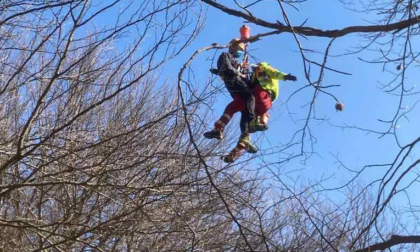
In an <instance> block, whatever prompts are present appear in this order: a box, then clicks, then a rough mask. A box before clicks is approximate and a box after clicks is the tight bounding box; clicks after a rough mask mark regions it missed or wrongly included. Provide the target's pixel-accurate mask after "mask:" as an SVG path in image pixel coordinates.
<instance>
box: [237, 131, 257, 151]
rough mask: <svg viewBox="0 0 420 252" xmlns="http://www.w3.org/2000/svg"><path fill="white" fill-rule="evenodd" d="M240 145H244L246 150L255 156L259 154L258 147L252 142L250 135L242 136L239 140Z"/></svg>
mask: <svg viewBox="0 0 420 252" xmlns="http://www.w3.org/2000/svg"><path fill="white" fill-rule="evenodd" d="M238 144H240V145H242V146H243V147H244V148H245V150H246V151H247V152H249V153H252V154H255V153H257V152H258V148H257V146H255V145H254V144H253V143H252V142H251V138H250V136H249V135H242V136H241V138H240V139H239V143H238Z"/></svg>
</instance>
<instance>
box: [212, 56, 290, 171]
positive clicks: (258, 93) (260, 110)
mask: <svg viewBox="0 0 420 252" xmlns="http://www.w3.org/2000/svg"><path fill="white" fill-rule="evenodd" d="M251 68H252V70H253V71H252V75H251V80H250V84H249V86H250V87H251V90H252V94H253V95H254V97H255V112H256V115H257V118H256V120H251V121H249V120H247V118H246V117H247V115H246V113H247V112H246V110H245V106H244V104H245V102H244V100H243V99H241V97H237V98H236V99H234V100H233V101H232V102H231V103H229V104H228V105H227V106H226V108H225V111H224V113H223V115H222V117H221V118H220V119H219V120H218V121H216V123H215V124H214V130H219V131H220V132H223V129H224V128H225V127H226V125H227V124H228V123H229V121H230V119H231V118H232V116H233V115H234V114H235V113H236V112H238V111H241V112H242V117H241V122H240V126H241V129H243V128H246V129H247V132H248V134H243V133H242V134H241V136H240V138H239V141H238V144H237V146H236V147H235V148H234V149H233V150H232V151H231V152H230V153H229V154H228V155H226V156H223V157H222V159H223V161H225V162H226V163H231V162H234V161H235V160H236V159H238V158H239V157H240V156H241V155H242V154H243V153H244V151H248V152H250V153H255V152H256V151H258V149H257V148H256V147H255V146H254V145H253V144H252V143H251V139H250V136H249V133H253V132H256V131H264V130H267V129H268V119H269V114H268V111H269V110H270V108H271V106H272V102H274V101H275V100H276V99H277V97H278V95H279V81H278V80H284V81H286V80H291V81H296V80H297V78H296V77H295V76H293V75H291V74H285V73H282V72H280V71H278V70H277V69H275V68H273V67H271V66H270V65H269V64H268V63H267V62H261V63H258V64H253V65H251ZM244 117H245V119H244ZM221 135H222V136H223V134H222V133H221ZM250 146H252V149H251V151H250ZM255 150H256V151H255Z"/></svg>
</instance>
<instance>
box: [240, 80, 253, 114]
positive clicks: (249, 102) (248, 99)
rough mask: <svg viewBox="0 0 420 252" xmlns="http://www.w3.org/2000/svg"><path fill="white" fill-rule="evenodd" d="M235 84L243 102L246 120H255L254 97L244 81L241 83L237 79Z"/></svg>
mask: <svg viewBox="0 0 420 252" xmlns="http://www.w3.org/2000/svg"><path fill="white" fill-rule="evenodd" d="M236 83H237V86H238V87H239V88H240V90H241V91H240V93H241V95H242V97H243V99H244V100H245V104H246V111H247V112H248V118H247V119H249V120H254V119H255V97H254V95H253V93H252V91H251V89H250V88H249V87H248V85H247V84H246V82H245V81H243V80H242V79H240V78H237V81H236Z"/></svg>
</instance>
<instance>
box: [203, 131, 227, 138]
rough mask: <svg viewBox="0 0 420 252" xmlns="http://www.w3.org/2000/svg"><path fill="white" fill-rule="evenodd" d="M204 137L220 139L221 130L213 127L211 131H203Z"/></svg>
mask: <svg viewBox="0 0 420 252" xmlns="http://www.w3.org/2000/svg"><path fill="white" fill-rule="evenodd" d="M204 137H205V138H208V139H213V138H216V139H219V140H221V139H222V138H223V132H222V131H221V130H218V129H213V130H211V131H208V132H206V133H204Z"/></svg>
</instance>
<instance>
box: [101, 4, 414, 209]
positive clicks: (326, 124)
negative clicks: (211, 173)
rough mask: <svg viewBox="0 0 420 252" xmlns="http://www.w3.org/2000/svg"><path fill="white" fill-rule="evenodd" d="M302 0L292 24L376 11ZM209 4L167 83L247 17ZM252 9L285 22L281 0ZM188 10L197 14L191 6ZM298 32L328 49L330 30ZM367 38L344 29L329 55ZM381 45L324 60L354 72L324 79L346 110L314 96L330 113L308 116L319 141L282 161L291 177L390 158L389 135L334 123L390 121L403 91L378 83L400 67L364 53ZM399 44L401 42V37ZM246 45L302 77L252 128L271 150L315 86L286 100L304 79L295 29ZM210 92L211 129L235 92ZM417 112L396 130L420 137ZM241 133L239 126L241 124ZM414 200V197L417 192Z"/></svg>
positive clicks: (306, 43) (344, 21)
mask: <svg viewBox="0 0 420 252" xmlns="http://www.w3.org/2000/svg"><path fill="white" fill-rule="evenodd" d="M226 2H229V1H226ZM232 2H233V1H232ZM239 2H240V3H241V2H243V3H245V4H247V3H250V2H251V1H248V0H240V1H239ZM230 6H233V5H230ZM297 7H298V8H299V11H296V10H294V9H293V8H290V7H288V6H286V9H287V12H288V15H289V18H290V21H291V22H292V24H293V25H295V26H297V25H300V24H302V23H303V22H304V21H305V20H307V22H306V24H305V25H306V26H312V27H316V28H320V29H324V30H325V29H341V28H344V27H347V26H350V25H370V24H371V22H373V21H376V20H377V19H379V18H378V17H377V16H376V14H375V13H356V12H353V11H350V10H348V9H346V8H344V6H343V5H342V4H341V3H339V1H335V0H334V1H333V0H325V1H322V3H321V1H314V0H310V1H307V2H306V3H304V4H298V5H297ZM204 8H206V9H207V15H206V22H205V25H204V29H203V30H202V32H201V33H200V35H199V36H198V38H197V39H196V40H195V41H194V42H193V43H192V45H191V46H190V47H188V48H187V49H186V50H185V51H184V52H183V53H182V54H181V55H179V56H178V57H176V58H175V59H174V60H172V61H170V62H169V63H168V64H167V65H165V67H164V68H162V69H160V70H159V76H160V79H161V81H162V83H165V84H167V83H168V82H167V80H173V83H174V85H176V78H177V75H178V72H179V69H180V68H181V67H182V65H183V64H184V62H186V60H187V59H188V58H189V57H190V56H191V54H192V53H193V52H194V51H195V50H197V49H199V48H202V47H205V46H208V45H210V44H212V43H218V44H227V43H228V42H229V41H230V40H231V39H232V38H234V37H238V36H239V31H238V30H239V28H240V27H241V26H242V25H243V20H241V19H239V18H237V17H232V16H229V15H227V14H225V13H223V12H221V11H219V10H217V9H214V8H213V7H208V6H206V5H204ZM252 11H253V13H254V14H255V15H256V16H259V17H261V18H264V19H266V20H269V21H275V20H280V21H282V22H283V18H282V14H281V10H280V8H279V6H278V3H277V1H264V2H263V3H261V4H260V5H256V7H255V8H253V9H252ZM191 14H192V15H193V13H191ZM99 21H102V22H103V23H105V24H106V23H107V22H110V20H99ZM247 25H248V26H250V28H251V30H252V34H257V33H263V32H267V31H269V30H268V29H266V28H262V27H258V26H256V25H253V24H249V23H248V24H247ZM152 35H153V34H150V36H149V37H148V38H147V39H146V41H145V46H147V40H148V39H149V40H150V39H153V38H152ZM299 39H300V42H301V43H302V45H303V47H304V48H306V49H312V50H314V51H318V52H324V50H325V48H326V45H327V44H328V43H329V41H330V39H328V38H316V37H309V38H307V39H305V38H302V37H299ZM416 40H418V39H417V38H413V40H412V41H413V46H414V47H416V43H415V42H416ZM123 41H124V40H122V42H123ZM366 43H367V41H366V40H365V39H364V38H363V37H362V36H360V35H358V34H352V35H347V36H345V37H341V38H339V39H337V40H336V41H335V42H334V44H333V46H332V48H331V50H330V55H341V54H344V53H347V52H349V51H352V50H354V49H355V48H357V47H358V46H360V45H364V44H366ZM379 46H380V45H373V46H371V47H370V48H369V50H366V51H364V52H362V53H359V54H356V55H355V54H350V55H347V56H341V57H329V59H328V64H327V65H328V66H329V67H331V68H334V69H337V70H340V71H344V72H348V73H351V74H352V75H351V76H346V75H340V74H337V73H334V72H331V71H326V72H325V77H324V81H323V83H324V85H340V87H335V88H331V89H329V90H328V91H329V92H331V93H332V94H334V95H335V96H336V97H337V98H338V99H339V100H340V101H341V102H343V103H344V105H345V110H344V111H343V112H341V113H340V112H336V111H335V109H334V105H335V101H334V100H333V99H331V97H329V96H326V95H323V94H320V95H319V96H318V97H317V99H316V115H317V117H318V118H324V119H325V120H324V121H311V123H310V129H311V132H312V134H313V136H314V137H315V138H316V140H317V141H316V143H315V145H314V149H315V152H316V153H317V154H316V155H312V156H311V158H310V159H308V160H306V162H302V159H301V158H297V159H294V160H292V161H290V162H289V163H287V164H286V165H285V166H284V167H282V168H281V170H282V171H285V172H288V175H289V176H291V177H292V178H297V177H299V178H300V180H301V181H302V182H308V181H314V180H317V179H320V178H321V177H331V178H332V179H330V180H329V181H327V182H326V183H325V186H327V187H328V186H331V187H333V186H337V185H340V184H342V183H344V182H346V181H348V180H349V178H351V175H352V174H351V173H349V172H347V171H346V170H345V169H343V168H342V167H339V165H338V164H337V162H336V159H335V158H334V156H333V155H337V156H338V157H339V158H340V160H341V161H342V162H343V163H344V164H345V165H346V166H347V167H349V168H351V169H354V170H359V169H361V168H362V167H363V166H364V165H367V164H380V163H389V162H391V161H392V160H393V158H394V157H395V156H396V154H397V153H398V151H399V149H398V146H397V145H396V143H395V139H394V138H393V137H392V136H385V137H382V138H378V135H375V134H366V132H362V131H358V130H351V129H350V130H342V129H340V128H336V127H332V126H331V125H339V126H340V125H341V126H343V125H348V126H357V127H362V128H370V129H374V130H378V131H383V130H386V129H387V127H388V126H387V125H385V124H383V123H381V122H379V121H378V119H383V120H389V119H391V118H392V117H393V115H394V113H395V111H396V109H397V107H398V97H397V96H392V95H389V94H386V93H384V92H383V91H381V90H380V88H379V87H380V85H379V83H380V82H381V83H385V82H387V81H389V80H390V79H392V77H393V75H394V74H395V73H397V72H398V71H397V70H396V69H395V68H396V66H397V64H398V63H395V64H389V65H388V66H387V71H383V69H382V67H383V66H382V65H381V64H368V63H365V62H363V61H361V60H360V59H359V58H363V59H366V60H372V59H375V58H376V57H378V53H377V52H375V51H373V50H372V49H377V48H378V47H379ZM397 46H398V47H399V48H402V45H397ZM417 47H418V46H417ZM249 50H251V51H252V55H253V56H255V57H256V58H258V59H259V60H261V61H266V62H269V63H270V64H271V65H272V66H274V67H275V68H277V69H279V70H280V71H283V72H286V73H292V74H293V75H295V76H297V77H298V81H297V82H281V83H280V85H281V86H280V96H279V99H278V100H277V101H276V102H275V103H274V106H273V109H272V110H271V113H270V115H271V119H270V124H269V130H268V131H266V132H265V133H263V134H256V135H255V136H254V141H255V143H256V144H257V145H258V146H259V148H260V149H261V150H262V152H264V153H267V152H268V151H269V150H270V149H271V148H274V149H279V148H281V147H282V145H283V144H285V143H287V142H289V141H290V139H291V138H292V136H293V134H294V133H295V132H296V131H298V130H300V129H301V128H302V127H303V125H304V122H305V121H304V120H303V119H305V118H306V116H307V113H308V106H304V105H305V104H307V103H308V102H310V101H311V99H312V95H313V92H314V90H313V88H307V89H305V90H304V91H301V92H299V93H298V94H297V95H295V96H293V97H292V98H291V99H290V100H289V102H288V103H287V104H285V101H286V100H287V99H288V98H289V97H290V95H291V94H292V93H293V92H295V91H296V90H298V89H299V88H301V87H303V86H305V85H306V84H307V82H306V80H305V78H304V70H303V66H302V58H301V55H300V53H299V52H298V47H297V44H296V42H295V40H294V38H293V36H292V35H291V34H289V33H284V34H280V35H274V36H271V37H265V38H263V39H262V40H260V41H258V42H255V43H252V44H251V45H250V46H249ZM140 53H141V52H140ZM220 53H221V51H218V52H217V53H216V57H217V56H218V55H219V54H220ZM214 54H215V51H209V52H206V53H203V54H201V55H199V56H198V57H197V58H196V59H195V60H194V62H193V64H192V69H193V70H194V74H195V80H194V83H193V84H194V85H195V86H196V87H197V88H199V89H204V88H205V87H207V85H206V84H207V82H208V79H209V77H210V73H209V69H210V68H211V67H212V66H211V62H210V61H209V58H212V56H213V55H214ZM307 56H308V58H310V59H311V60H315V61H317V62H322V59H323V55H322V54H307ZM213 67H214V66H213ZM318 71H319V68H318V67H316V66H313V67H312V73H313V79H315V78H316V76H317V74H318ZM418 71H419V68H418V67H411V68H410V69H409V70H408V71H407V78H406V83H407V85H408V86H413V88H414V89H413V90H414V91H416V90H418V87H414V85H416V82H417V81H418V77H417V76H418ZM216 84H217V85H219V86H221V87H223V83H222V82H221V81H220V80H219V79H217V80H216ZM208 91H210V90H208ZM212 98H213V99H214V101H215V104H214V106H213V108H212V109H213V112H212V114H211V116H212V118H213V120H211V121H208V122H207V125H206V127H207V129H210V128H211V127H212V125H213V123H214V120H215V119H217V118H218V117H219V116H220V115H221V113H222V112H223V109H224V107H225V106H226V104H228V102H230V100H231V98H230V96H229V95H228V94H227V92H226V90H225V91H224V92H223V93H219V94H218V95H216V96H214V97H212ZM416 100H417V98H416V96H411V97H408V98H406V99H405V100H404V102H403V104H402V106H403V107H405V106H407V108H408V109H409V108H411V107H412V106H413V105H414V103H415V101H416ZM416 113H418V111H416V110H414V111H412V112H411V114H410V116H409V119H410V120H409V121H408V120H401V121H400V122H399V124H398V125H399V128H398V129H397V132H398V136H399V139H400V140H401V141H402V144H406V143H409V142H411V141H413V140H414V139H415V138H416V137H417V134H416V133H417V131H418V128H419V124H420V119H419V118H418V117H416V116H415V115H416ZM238 118H239V114H238V115H236V116H235V120H236V121H232V123H231V124H230V127H231V128H239V127H238V126H239V125H238V124H237V119H238ZM236 133H237V134H239V133H238V132H236ZM204 141H208V140H204ZM219 146H220V148H221V149H230V148H233V147H234V146H230V145H229V143H228V142H222V143H221V144H220V145H219ZM299 149H300V147H298V148H294V149H292V150H288V151H287V152H284V153H275V154H271V155H266V156H264V159H261V158H257V159H255V160H254V162H253V163H252V165H253V166H254V167H256V168H258V167H260V166H261V165H264V162H273V163H275V162H277V161H281V160H283V158H284V156H285V155H289V154H297V153H298V151H299ZM414 153H415V154H414V155H413V157H412V158H416V157H418V150H415V152H414ZM247 157H250V156H249V155H246V156H245V157H244V158H247ZM272 168H273V169H276V168H278V169H280V167H277V166H276V165H272ZM292 171H294V172H292ZM416 171H418V169H417V170H416ZM383 174H384V170H383V169H381V168H372V169H370V170H368V171H366V172H365V173H363V177H362V178H361V179H362V180H363V181H364V182H365V183H369V182H371V181H372V180H374V179H376V178H378V177H380V176H382V175H383ZM412 177H413V175H410V176H409V177H408V178H412ZM418 189H419V187H418V186H417V185H415V186H413V187H411V191H414V190H418ZM412 200H415V199H414V197H413V198H412ZM402 204H404V203H402Z"/></svg>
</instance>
